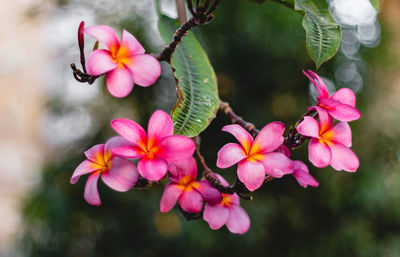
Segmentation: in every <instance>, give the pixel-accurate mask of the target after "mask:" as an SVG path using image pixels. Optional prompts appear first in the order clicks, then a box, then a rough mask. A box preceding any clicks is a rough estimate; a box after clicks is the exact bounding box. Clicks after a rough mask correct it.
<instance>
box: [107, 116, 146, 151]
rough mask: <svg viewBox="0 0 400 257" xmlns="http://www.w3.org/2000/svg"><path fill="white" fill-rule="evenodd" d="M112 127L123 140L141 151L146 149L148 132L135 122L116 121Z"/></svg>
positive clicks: (112, 122)
mask: <svg viewBox="0 0 400 257" xmlns="http://www.w3.org/2000/svg"><path fill="white" fill-rule="evenodd" d="M111 127H112V128H113V129H114V130H115V132H117V133H118V134H120V135H121V136H122V137H123V138H125V139H126V140H128V141H129V142H131V143H133V145H134V146H137V147H139V148H141V149H146V132H145V131H144V129H143V128H142V127H141V126H140V125H139V124H137V123H136V122H134V121H131V120H128V119H115V120H112V121H111Z"/></svg>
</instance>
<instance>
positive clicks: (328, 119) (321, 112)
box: [309, 106, 333, 134]
mask: <svg viewBox="0 0 400 257" xmlns="http://www.w3.org/2000/svg"><path fill="white" fill-rule="evenodd" d="M309 109H315V110H316V111H317V112H318V119H319V124H320V126H319V134H322V133H324V132H325V131H327V130H329V129H330V128H331V127H332V125H333V118H332V116H331V115H329V113H328V112H329V110H327V109H325V108H322V107H320V106H312V107H311V108H309Z"/></svg>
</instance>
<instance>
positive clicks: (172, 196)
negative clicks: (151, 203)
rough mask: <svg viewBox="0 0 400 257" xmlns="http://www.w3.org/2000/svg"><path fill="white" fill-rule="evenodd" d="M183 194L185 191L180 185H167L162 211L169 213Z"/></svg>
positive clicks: (162, 198) (161, 204)
mask: <svg viewBox="0 0 400 257" xmlns="http://www.w3.org/2000/svg"><path fill="white" fill-rule="evenodd" d="M182 193H183V190H182V189H181V188H180V187H179V186H178V185H175V184H172V183H169V184H167V185H166V186H165V189H164V193H163V195H162V197H161V201H160V211H161V212H169V211H170V210H171V209H172V208H173V207H174V206H175V204H176V202H177V201H178V199H179V197H180V196H181V195H182Z"/></svg>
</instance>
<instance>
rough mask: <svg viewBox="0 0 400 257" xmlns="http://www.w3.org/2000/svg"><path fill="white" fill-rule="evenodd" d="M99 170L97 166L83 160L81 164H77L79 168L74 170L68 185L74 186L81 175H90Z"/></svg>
mask: <svg viewBox="0 0 400 257" xmlns="http://www.w3.org/2000/svg"><path fill="white" fill-rule="evenodd" d="M97 170H99V168H98V167H97V165H93V162H91V161H88V160H84V161H83V162H81V164H79V166H78V167H77V168H76V169H75V171H74V173H73V174H72V177H71V180H70V183H71V184H76V183H77V182H78V180H79V178H80V177H81V176H82V175H85V174H88V173H92V172H95V171H97Z"/></svg>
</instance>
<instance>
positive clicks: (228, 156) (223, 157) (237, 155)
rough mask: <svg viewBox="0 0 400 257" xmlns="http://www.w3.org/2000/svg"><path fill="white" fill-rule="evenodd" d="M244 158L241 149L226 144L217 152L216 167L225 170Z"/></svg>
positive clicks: (236, 145)
mask: <svg viewBox="0 0 400 257" xmlns="http://www.w3.org/2000/svg"><path fill="white" fill-rule="evenodd" d="M244 158H246V153H245V152H244V150H243V148H242V147H241V146H240V145H238V144H235V143H228V144H226V145H224V146H223V147H222V148H221V149H220V150H219V151H218V158H217V167H218V168H220V169H225V168H228V167H231V166H232V165H235V164H236V163H238V162H240V161H241V160H243V159H244Z"/></svg>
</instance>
